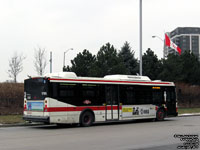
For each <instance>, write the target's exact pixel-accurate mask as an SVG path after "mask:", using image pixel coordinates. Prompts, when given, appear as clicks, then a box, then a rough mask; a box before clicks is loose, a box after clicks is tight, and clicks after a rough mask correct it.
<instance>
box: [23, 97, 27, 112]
mask: <svg viewBox="0 0 200 150" xmlns="http://www.w3.org/2000/svg"><path fill="white" fill-rule="evenodd" d="M26 110H27V101H26V100H25V101H24V111H26Z"/></svg>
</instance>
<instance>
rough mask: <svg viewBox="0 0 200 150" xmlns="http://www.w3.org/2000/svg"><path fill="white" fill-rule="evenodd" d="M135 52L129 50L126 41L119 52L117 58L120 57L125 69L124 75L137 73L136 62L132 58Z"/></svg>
mask: <svg viewBox="0 0 200 150" xmlns="http://www.w3.org/2000/svg"><path fill="white" fill-rule="evenodd" d="M134 55H135V52H134V51H132V50H131V47H130V44H129V43H128V42H127V41H126V42H125V43H124V45H123V46H122V48H121V50H120V51H119V57H121V59H122V61H123V62H124V65H125V67H126V72H124V74H134V75H135V74H136V73H138V72H139V70H138V69H139V68H138V61H137V59H136V58H135V57H134Z"/></svg>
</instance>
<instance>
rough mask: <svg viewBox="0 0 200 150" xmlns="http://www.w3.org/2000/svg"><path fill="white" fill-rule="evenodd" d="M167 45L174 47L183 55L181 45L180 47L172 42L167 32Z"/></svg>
mask: <svg viewBox="0 0 200 150" xmlns="http://www.w3.org/2000/svg"><path fill="white" fill-rule="evenodd" d="M165 45H166V46H168V47H170V48H172V49H175V50H176V51H177V52H178V53H179V55H181V49H180V47H178V46H177V45H176V44H175V43H174V42H172V41H171V40H170V38H169V37H168V35H167V34H165Z"/></svg>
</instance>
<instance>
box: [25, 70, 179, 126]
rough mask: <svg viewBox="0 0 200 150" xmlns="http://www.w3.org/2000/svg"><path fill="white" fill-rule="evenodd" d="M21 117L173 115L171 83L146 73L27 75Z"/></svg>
mask: <svg viewBox="0 0 200 150" xmlns="http://www.w3.org/2000/svg"><path fill="white" fill-rule="evenodd" d="M24 84H25V86H24V116H23V119H24V120H26V121H30V122H44V123H55V124H73V123H80V124H81V125H82V126H90V125H92V124H93V123H96V122H106V121H120V120H131V119H132V120H135V119H147V118H149V119H150V118H152V119H153V118H155V119H157V120H164V118H165V117H167V116H177V114H178V113H177V100H176V92H175V85H174V83H173V82H163V81H151V80H150V79H149V78H148V77H146V76H133V75H107V76H105V77H104V78H93V77H77V76H76V74H75V73H73V72H60V73H51V74H47V75H46V76H44V77H32V78H31V77H30V78H29V79H26V80H25V82H24Z"/></svg>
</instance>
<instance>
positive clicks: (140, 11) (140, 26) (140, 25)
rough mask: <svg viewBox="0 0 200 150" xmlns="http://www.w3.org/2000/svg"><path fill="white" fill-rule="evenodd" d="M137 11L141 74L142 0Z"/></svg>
mask: <svg viewBox="0 0 200 150" xmlns="http://www.w3.org/2000/svg"><path fill="white" fill-rule="evenodd" d="M139 13H140V17H139V18H140V21H139V22H140V23H139V28H140V35H139V39H140V43H139V45H140V75H141V76H142V0H140V9H139Z"/></svg>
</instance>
